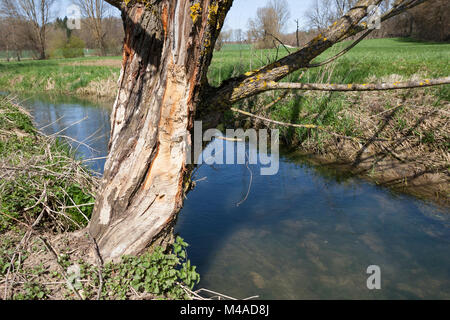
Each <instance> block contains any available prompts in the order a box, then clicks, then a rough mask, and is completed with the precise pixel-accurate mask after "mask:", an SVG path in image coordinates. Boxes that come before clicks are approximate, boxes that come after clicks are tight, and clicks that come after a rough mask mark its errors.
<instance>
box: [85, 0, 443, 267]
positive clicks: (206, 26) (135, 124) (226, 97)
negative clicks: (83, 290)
mask: <svg viewBox="0 0 450 320" xmlns="http://www.w3.org/2000/svg"><path fill="white" fill-rule="evenodd" d="M426 1H427V0H403V1H397V3H396V4H395V5H394V6H393V8H392V9H391V10H389V11H388V12H387V13H386V14H384V15H383V17H382V21H385V20H387V19H389V18H392V17H394V16H396V15H398V14H399V13H401V12H403V11H404V10H407V9H410V8H412V7H414V6H416V5H418V4H420V3H424V2H426ZM108 2H109V3H110V4H112V5H115V6H116V7H117V8H119V9H120V10H121V11H122V17H123V19H124V28H125V40H124V49H123V60H122V71H121V76H120V78H119V89H118V93H117V99H116V102H115V104H114V107H113V110H112V115H111V140H110V144H109V149H110V152H109V156H108V159H107V162H106V164H105V170H104V175H103V178H102V182H101V190H100V192H99V193H98V195H97V198H96V205H95V207H94V211H93V216H92V219H91V221H90V224H89V232H90V234H91V235H92V236H93V237H94V238H95V239H96V242H97V243H98V247H99V250H100V253H101V255H102V256H103V258H104V259H105V260H114V259H119V258H120V257H121V256H122V255H124V254H139V253H142V252H143V251H145V250H146V249H147V248H148V246H150V245H152V244H161V243H162V242H164V241H166V240H167V239H168V238H170V237H171V235H172V229H173V225H174V223H175V221H176V217H177V213H178V212H179V210H180V209H181V207H182V205H183V199H184V195H185V192H186V191H187V190H189V186H190V182H189V181H190V174H191V172H192V169H193V167H192V166H191V165H188V164H187V157H188V150H189V147H190V146H192V139H193V138H192V134H193V132H192V129H193V123H194V120H195V119H201V120H202V121H203V129H208V128H211V127H216V126H217V124H218V123H219V122H220V121H221V119H222V118H223V116H224V113H225V112H226V111H229V110H233V111H236V112H238V111H239V110H237V109H235V108H233V107H232V104H233V103H235V102H237V101H240V100H242V99H246V98H249V97H251V96H254V95H256V94H259V93H262V92H265V91H269V90H285V89H288V90H326V91H368V90H392V89H397V88H411V87H427V86H431V85H437V84H443V83H450V77H447V78H443V79H434V80H433V79H426V80H425V79H423V80H420V81H407V82H396V83H387V84H386V83H373V84H361V85H359V84H352V85H347V84H346V85H338V84H337V85H336V84H334V85H331V84H305V83H287V82H279V81H280V80H282V79H283V78H285V77H286V76H288V75H289V74H291V73H293V72H295V71H297V70H299V69H305V68H313V67H316V66H318V65H323V64H326V63H329V62H330V61H333V60H334V59H336V58H338V57H339V56H341V55H342V54H343V53H340V54H338V55H337V56H336V57H333V58H330V59H328V60H327V61H324V62H322V63H321V64H312V62H311V61H312V60H313V59H314V58H316V57H317V56H319V55H320V54H322V53H323V52H324V51H326V50H327V49H329V48H330V47H332V46H333V45H335V44H336V43H339V42H341V41H343V40H345V39H348V38H349V37H351V36H354V35H357V34H359V33H362V35H361V36H360V38H363V37H365V36H367V35H368V34H369V33H371V32H372V30H369V29H367V25H366V24H362V23H361V22H362V21H363V19H364V18H365V17H366V16H367V12H368V10H367V9H368V6H370V5H374V4H375V5H379V4H380V3H381V0H360V1H358V2H357V3H356V4H355V6H354V7H352V8H351V9H350V10H349V11H347V13H346V14H345V16H343V17H341V18H339V19H338V20H337V21H336V23H335V24H332V25H331V26H330V27H329V28H328V29H326V30H325V31H324V32H323V33H322V35H320V36H318V37H316V38H315V39H313V40H312V41H310V42H309V43H307V44H305V45H304V46H302V47H300V48H299V49H298V50H297V51H295V52H294V53H292V54H289V55H288V56H286V57H283V58H281V59H279V60H278V61H275V62H273V63H271V64H270V65H267V66H265V67H263V68H261V69H258V70H254V71H252V72H247V73H245V74H242V75H240V76H238V77H235V78H231V79H227V80H225V81H224V82H223V83H222V84H221V85H220V86H219V87H212V86H211V85H209V83H208V78H207V71H208V68H209V65H210V63H211V59H212V54H213V51H214V50H213V49H214V46H215V42H216V39H217V37H218V36H219V33H220V31H221V28H222V26H223V23H224V19H225V17H226V14H227V12H228V11H229V9H230V7H231V5H232V1H231V0H201V1H195V2H192V1H190V0H178V1H177V2H176V3H175V2H174V1H169V0H146V2H145V4H144V3H142V2H141V1H136V0H134V1H133V0H130V1H128V0H127V1H122V0H108ZM357 41H358V40H357ZM350 49H351V47H349V48H348V49H347V50H344V51H343V52H344V53H345V52H346V51H348V50H350ZM197 139H198V138H197ZM200 151H201V150H200Z"/></svg>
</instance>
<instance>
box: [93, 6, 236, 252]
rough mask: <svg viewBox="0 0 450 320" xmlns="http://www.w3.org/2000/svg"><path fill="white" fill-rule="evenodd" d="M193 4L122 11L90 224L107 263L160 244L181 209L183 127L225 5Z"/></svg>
mask: <svg viewBox="0 0 450 320" xmlns="http://www.w3.org/2000/svg"><path fill="white" fill-rule="evenodd" d="M200 5H201V7H197V6H192V2H191V1H189V0H179V1H160V0H159V1H150V2H149V1H147V4H146V5H144V4H141V3H138V2H135V3H132V4H128V5H127V6H123V8H122V18H123V21H124V28H125V34H126V36H125V40H124V49H123V64H122V70H121V75H120V79H119V91H118V95H117V98H116V102H115V104H114V108H113V112H112V116H111V124H112V128H111V140H110V146H109V147H110V153H109V154H110V156H109V158H108V160H107V162H106V164H105V171H104V176H103V180H102V187H101V192H99V195H98V198H97V202H96V206H95V208H94V212H93V217H92V220H91V222H90V226H89V230H90V233H91V234H92V236H94V237H95V238H96V240H97V242H98V245H99V248H100V252H101V254H102V256H103V258H104V259H106V260H114V259H118V258H119V257H120V256H122V255H124V254H139V253H142V252H143V251H144V250H145V249H146V248H147V246H148V245H149V244H151V243H155V241H157V240H158V239H163V238H164V237H165V236H166V235H167V234H170V229H171V227H172V226H173V223H174V222H175V219H176V215H177V213H178V212H179V210H180V209H181V207H182V203H183V197H184V194H183V192H184V191H183V182H184V177H185V174H186V172H187V171H188V169H187V166H186V156H187V150H188V146H189V145H190V144H191V135H190V130H191V128H192V127H193V119H194V115H195V111H196V108H197V105H198V102H199V101H200V99H199V96H200V95H201V94H202V88H205V87H207V86H205V83H206V81H207V80H206V71H207V69H208V66H209V64H210V62H211V57H212V51H213V48H214V44H215V40H216V38H217V36H218V34H219V33H220V29H221V27H222V25H223V20H224V17H225V13H226V11H228V10H229V7H230V6H231V1H214V0H203V1H201V2H200ZM201 8H203V10H201Z"/></svg>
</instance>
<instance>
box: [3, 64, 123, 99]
mask: <svg viewBox="0 0 450 320" xmlns="http://www.w3.org/2000/svg"><path fill="white" fill-rule="evenodd" d="M103 59H119V57H114V58H111V57H108V58H98V57H86V58H74V59H52V60H44V61H39V60H27V61H22V62H16V61H14V62H1V63H0V89H1V90H4V91H9V92H19V93H20V92H27V93H32V92H43V91H47V92H52V93H64V94H66V93H72V94H75V93H76V90H77V89H79V88H82V87H86V86H87V85H88V84H89V83H90V82H92V81H99V80H103V79H108V78H110V77H114V78H117V77H118V74H119V71H120V70H119V68H115V67H111V66H90V65H73V64H75V63H79V62H85V61H99V60H103Z"/></svg>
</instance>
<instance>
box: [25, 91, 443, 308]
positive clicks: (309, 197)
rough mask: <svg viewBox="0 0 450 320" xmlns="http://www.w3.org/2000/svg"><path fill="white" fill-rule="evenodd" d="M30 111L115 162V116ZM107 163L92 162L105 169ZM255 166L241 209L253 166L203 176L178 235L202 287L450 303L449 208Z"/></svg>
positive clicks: (298, 167)
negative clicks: (371, 286)
mask: <svg viewBox="0 0 450 320" xmlns="http://www.w3.org/2000/svg"><path fill="white" fill-rule="evenodd" d="M27 107H28V108H29V110H30V111H31V113H32V114H33V116H34V119H35V122H36V124H37V126H38V127H39V128H42V127H44V126H47V127H45V129H44V131H45V132H46V133H47V134H53V133H55V132H59V131H61V130H62V129H64V128H66V129H65V131H63V132H62V133H61V134H64V135H66V136H69V137H71V138H73V139H76V140H78V141H82V142H84V143H86V144H88V145H89V146H90V148H93V149H96V150H97V151H95V152H94V151H93V150H91V149H90V148H87V147H85V146H84V145H77V144H76V143H74V146H78V151H79V154H80V155H81V156H83V157H85V158H92V157H101V156H104V155H106V153H107V145H108V139H109V112H110V110H109V109H107V108H101V107H98V106H96V105H94V104H89V103H83V102H80V101H75V100H70V99H65V98H64V99H63V100H48V99H47V100H45V99H39V100H38V99H35V100H27ZM86 116H87V119H86V120H84V121H82V122H80V123H78V124H76V125H72V124H73V123H76V122H77V121H79V120H81V119H83V118H85V117H86ZM58 119H60V120H59V121H56V120H58ZM49 124H51V125H49ZM71 125H72V126H71ZM230 143H232V142H227V145H229V144H230ZM239 143H241V142H239ZM235 149H236V148H235ZM103 165H104V160H99V161H94V162H93V163H92V166H93V168H94V169H95V170H98V171H99V172H101V171H102V169H103ZM250 169H251V171H252V184H251V189H250V193H249V196H248V198H247V199H246V201H244V202H242V204H240V205H239V206H237V204H238V203H240V202H241V201H242V199H244V198H245V196H246V194H247V191H248V187H249V181H250V175H251V174H250V172H249V170H248V168H247V167H246V166H245V165H238V164H236V165H202V166H201V167H200V168H198V170H197V172H196V177H195V179H200V181H198V182H197V187H196V188H195V189H194V190H193V191H191V192H190V193H189V194H188V195H187V199H186V201H185V205H184V208H183V209H182V211H181V212H180V216H179V219H178V222H177V226H176V232H177V233H179V234H180V235H181V236H182V237H183V238H185V240H186V241H187V242H188V243H189V244H190V247H189V249H188V254H189V258H190V259H191V261H192V263H193V264H194V265H197V266H198V270H199V272H200V274H201V276H202V280H201V283H200V284H199V286H200V287H206V288H209V289H211V290H215V291H220V292H223V293H225V294H227V295H231V296H235V297H237V298H244V297H247V296H253V295H259V296H260V297H261V298H263V299H336V298H344V299H354V298H357V299H361V298H367V299H383V298H393V299H400V298H447V299H448V298H450V256H449V255H448V252H449V249H450V216H449V215H448V210H446V209H444V208H440V207H438V206H435V205H433V204H429V203H426V202H423V201H420V200H417V199H415V198H412V197H409V196H405V195H395V194H392V193H391V192H390V191H388V190H386V189H384V188H380V187H378V186H374V185H372V184H370V183H367V182H365V181H362V180H360V179H358V178H355V177H353V176H351V175H349V174H342V173H340V172H339V171H336V170H333V169H326V168H325V167H321V166H312V165H309V164H308V163H307V162H306V161H305V158H303V157H299V156H298V155H297V154H290V153H286V152H282V155H281V159H280V169H279V172H278V174H276V175H273V176H261V175H260V166H259V165H250ZM202 178H206V179H204V180H202ZM370 265H378V266H380V268H381V272H382V278H381V279H382V281H381V285H382V289H381V290H375V291H371V290H368V289H367V287H366V280H367V277H368V276H369V275H368V274H366V269H367V267H368V266H370Z"/></svg>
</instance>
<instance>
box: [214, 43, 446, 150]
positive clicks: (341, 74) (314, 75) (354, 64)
mask: <svg viewBox="0 0 450 320" xmlns="http://www.w3.org/2000/svg"><path fill="white" fill-rule="evenodd" d="M350 43H351V42H349V41H347V42H345V43H342V44H339V45H337V46H336V47H334V48H331V49H329V50H328V51H326V52H325V53H323V54H322V55H321V56H319V57H318V58H316V59H315V61H314V62H320V61H323V60H325V59H327V58H329V57H332V56H334V55H335V54H337V53H338V52H340V51H341V50H342V49H344V48H345V47H346V46H348V45H349V44H350ZM289 50H290V51H293V50H294V49H289ZM286 54H287V52H286V50H285V49H284V48H280V49H279V50H278V51H277V50H250V49H249V48H248V47H245V46H243V47H239V46H236V45H233V46H225V47H224V48H223V49H222V51H220V52H216V53H215V55H214V58H213V62H212V65H211V68H210V70H209V78H210V82H211V83H212V84H214V85H218V84H219V83H220V82H221V81H223V80H224V79H227V78H229V77H232V76H237V75H239V74H241V73H244V72H247V71H250V70H254V69H257V68H260V67H262V66H264V65H265V64H266V63H268V62H270V61H274V60H275V59H276V58H277V57H278V58H279V57H281V56H283V55H286ZM449 60H450V44H448V43H430V42H422V41H415V40H411V39H403V38H392V39H372V40H364V41H362V42H361V43H359V44H358V45H357V46H356V47H355V48H353V49H352V50H351V51H350V52H348V53H347V54H346V55H344V56H343V57H341V58H339V59H337V60H336V61H335V62H333V63H332V64H328V65H326V66H323V67H320V68H313V69H309V70H307V71H306V72H305V73H304V75H303V77H302V78H301V80H300V81H301V82H305V83H307V82H326V83H344V84H347V83H368V82H374V81H376V82H378V81H381V79H383V78H387V79H389V77H392V75H397V76H396V77H400V78H402V79H404V80H407V79H409V78H411V77H413V76H419V77H425V78H434V77H441V76H448V75H449V73H450V68H449V62H448V61H449ZM300 73H301V72H300V71H298V72H295V73H294V74H292V75H290V76H288V77H286V78H285V79H284V80H283V81H294V82H296V81H298V77H299V75H300ZM449 89H450V88H449V86H443V87H438V88H433V89H426V91H424V92H426V93H427V94H432V95H434V96H435V102H434V107H439V105H440V104H441V103H442V101H443V100H445V101H448V100H449V93H450V90H449ZM279 94H280V92H271V93H269V94H265V95H261V96H260V97H258V98H250V99H249V100H248V101H246V102H241V103H238V107H239V108H242V109H246V110H248V111H250V112H252V111H253V112H255V113H258V105H264V104H267V103H269V102H271V101H273V100H274V98H275V97H277V96H278V95H279ZM348 96H349V95H348V94H344V93H332V94H322V93H317V94H316V93H313V94H308V95H305V94H303V92H295V93H293V98H291V99H290V100H289V99H285V100H284V101H283V102H280V103H277V104H276V105H275V106H273V107H272V108H271V109H270V110H268V112H267V113H266V114H265V115H266V116H270V117H271V118H272V119H274V120H279V121H283V122H287V123H296V124H315V125H320V126H324V127H327V128H329V129H330V130H331V131H333V132H335V133H338V134H341V135H345V136H351V137H359V136H361V134H362V132H361V130H360V128H359V127H358V125H357V123H356V121H355V120H354V118H353V117H351V116H348V115H347V114H346V113H345V112H344V111H346V110H348V109H349V108H353V105H352V102H350V101H348ZM235 116H236V115H232V114H231V113H230V114H229V117H228V119H230V120H232V121H233V122H234V119H235ZM230 123H231V122H230ZM398 126H399V128H402V129H404V126H405V123H404V121H403V119H400V120H399V121H398ZM279 129H280V130H281V132H280V133H281V138H282V139H283V140H284V141H285V142H286V143H288V144H291V143H293V144H296V145H297V144H299V143H303V142H308V141H309V142H311V141H314V144H315V146H316V147H319V148H320V146H321V144H322V142H323V140H324V139H326V138H327V135H326V134H324V133H323V132H319V131H317V130H309V129H302V128H296V129H293V128H286V127H279ZM432 140H433V139H431V138H427V139H424V141H427V142H429V141H432Z"/></svg>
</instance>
